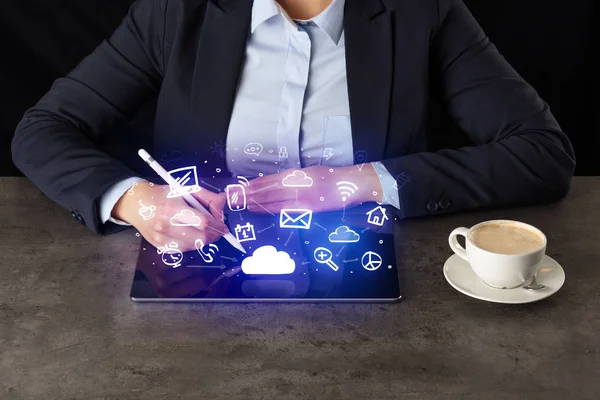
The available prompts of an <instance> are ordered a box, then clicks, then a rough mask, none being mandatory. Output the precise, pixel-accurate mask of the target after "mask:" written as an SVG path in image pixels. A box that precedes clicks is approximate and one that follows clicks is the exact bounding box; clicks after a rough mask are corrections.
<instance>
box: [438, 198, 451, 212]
mask: <svg viewBox="0 0 600 400" xmlns="http://www.w3.org/2000/svg"><path fill="white" fill-rule="evenodd" d="M451 205H452V203H451V202H450V200H448V199H442V200H441V201H440V203H439V206H440V208H441V209H442V210H445V209H446V208H448V207H450V206H451Z"/></svg>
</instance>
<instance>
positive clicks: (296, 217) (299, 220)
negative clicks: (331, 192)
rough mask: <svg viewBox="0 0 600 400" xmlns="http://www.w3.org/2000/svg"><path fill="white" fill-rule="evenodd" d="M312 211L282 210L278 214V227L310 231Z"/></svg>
mask: <svg viewBox="0 0 600 400" xmlns="http://www.w3.org/2000/svg"><path fill="white" fill-rule="evenodd" d="M311 221H312V211H311V210H304V209H291V208H288V209H285V208H284V209H282V210H281V213H280V214H279V226H280V227H281V228H291V229H310V222H311Z"/></svg>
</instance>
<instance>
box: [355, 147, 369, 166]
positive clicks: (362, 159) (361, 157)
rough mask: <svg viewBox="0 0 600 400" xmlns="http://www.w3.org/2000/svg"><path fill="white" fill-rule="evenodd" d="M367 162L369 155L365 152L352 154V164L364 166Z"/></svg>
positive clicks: (360, 151) (359, 151)
mask: <svg viewBox="0 0 600 400" xmlns="http://www.w3.org/2000/svg"><path fill="white" fill-rule="evenodd" d="M368 160H369V153H367V152H366V151H365V150H357V151H355V152H354V163H355V164H364V163H366V162H367V161H368Z"/></svg>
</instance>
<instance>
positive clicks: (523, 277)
mask: <svg viewBox="0 0 600 400" xmlns="http://www.w3.org/2000/svg"><path fill="white" fill-rule="evenodd" d="M484 225H502V226H512V227H516V228H522V229H526V230H528V231H529V232H532V233H534V234H536V235H537V236H538V238H539V239H540V243H543V245H542V246H540V247H539V248H537V249H535V250H533V251H529V252H527V253H518V254H503V253H500V252H491V251H488V250H484V249H482V248H480V247H478V246H477V245H475V244H474V243H473V241H472V233H473V232H475V231H476V230H477V229H478V228H481V227H482V226H484ZM458 235H462V236H464V237H465V243H466V246H465V247H466V248H464V247H462V246H461V245H460V244H459V243H458V240H457V237H458ZM448 243H449V244H450V248H452V250H453V251H454V253H456V255H458V256H459V257H461V258H463V259H464V260H466V261H467V262H468V263H469V264H470V265H471V268H472V269H473V272H475V274H476V275H477V276H478V277H479V278H480V279H481V280H482V281H484V282H485V283H487V284H488V285H490V286H492V287H495V288H499V289H512V288H515V287H519V286H521V285H523V284H525V283H529V282H530V281H531V279H532V278H533V276H534V275H535V274H536V273H537V270H538V269H539V265H540V264H541V261H542V259H543V258H544V255H545V254H546V244H547V240H546V235H544V233H543V232H542V231H540V230H539V229H537V228H536V227H534V226H531V225H529V224H526V223H524V222H520V221H511V220H490V221H484V222H481V223H479V224H477V225H474V226H472V227H471V228H465V227H460V228H456V229H454V230H453V231H452V232H451V233H450V236H449V237H448Z"/></svg>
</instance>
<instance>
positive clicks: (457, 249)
mask: <svg viewBox="0 0 600 400" xmlns="http://www.w3.org/2000/svg"><path fill="white" fill-rule="evenodd" d="M467 232H469V228H465V227H464V226H461V227H460V228H456V229H455V230H453V231H452V232H450V236H449V237H448V244H449V245H450V248H451V249H452V251H453V252H454V253H456V255H457V256H459V257H460V258H462V259H463V260H465V261H469V258H468V257H467V251H466V250H465V248H464V247H462V246H461V245H460V243H458V239H457V238H458V235H462V236H464V237H465V240H466V238H467Z"/></svg>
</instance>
